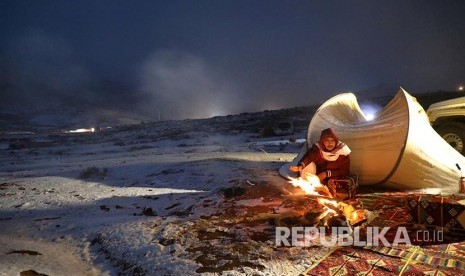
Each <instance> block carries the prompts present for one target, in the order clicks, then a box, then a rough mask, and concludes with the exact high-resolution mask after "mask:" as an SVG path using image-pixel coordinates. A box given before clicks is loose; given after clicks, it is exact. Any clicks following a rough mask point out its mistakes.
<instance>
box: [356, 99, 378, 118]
mask: <svg viewBox="0 0 465 276" xmlns="http://www.w3.org/2000/svg"><path fill="white" fill-rule="evenodd" d="M360 108H361V109H362V111H363V114H364V115H365V119H367V121H372V120H374V119H375V118H376V113H378V111H380V110H381V107H380V106H378V105H375V104H369V103H365V104H361V105H360Z"/></svg>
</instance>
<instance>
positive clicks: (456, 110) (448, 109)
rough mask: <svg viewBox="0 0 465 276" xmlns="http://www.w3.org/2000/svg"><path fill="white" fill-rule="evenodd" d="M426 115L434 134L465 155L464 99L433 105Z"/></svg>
mask: <svg viewBox="0 0 465 276" xmlns="http://www.w3.org/2000/svg"><path fill="white" fill-rule="evenodd" d="M426 113H427V114H428V117H429V121H430V123H431V125H432V126H433V128H434V129H435V130H436V132H437V133H439V135H441V136H442V138H444V140H446V142H447V143H449V144H450V145H451V146H452V147H453V148H455V149H456V150H457V151H458V152H460V153H461V154H462V155H465V97H460V98H456V99H451V100H447V101H442V102H437V103H434V104H432V105H430V107H429V108H428V109H427V110H426Z"/></svg>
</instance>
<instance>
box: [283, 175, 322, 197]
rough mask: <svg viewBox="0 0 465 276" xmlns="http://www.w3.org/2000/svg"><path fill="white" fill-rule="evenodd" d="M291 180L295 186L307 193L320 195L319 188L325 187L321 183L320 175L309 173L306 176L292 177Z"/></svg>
mask: <svg viewBox="0 0 465 276" xmlns="http://www.w3.org/2000/svg"><path fill="white" fill-rule="evenodd" d="M290 182H291V184H292V185H294V187H300V188H301V189H302V191H304V193H305V194H307V195H320V194H319V193H318V190H319V189H321V188H324V186H323V184H321V183H320V179H319V178H318V176H316V175H314V174H307V175H306V178H302V177H299V178H292V177H291V178H290Z"/></svg>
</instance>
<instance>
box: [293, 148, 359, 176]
mask: <svg viewBox="0 0 465 276" xmlns="http://www.w3.org/2000/svg"><path fill="white" fill-rule="evenodd" d="M311 162H314V163H315V165H316V174H319V173H321V172H324V171H328V170H329V171H330V173H328V176H331V177H337V176H347V175H349V174H350V157H349V155H339V157H338V158H337V159H336V160H335V161H327V160H325V159H323V157H322V156H321V154H320V149H319V148H318V147H317V146H316V145H313V146H312V147H311V148H310V149H309V150H308V151H307V153H306V154H305V155H304V157H302V159H301V160H300V162H299V163H303V165H304V167H306V166H307V165H308V164H310V163H311Z"/></svg>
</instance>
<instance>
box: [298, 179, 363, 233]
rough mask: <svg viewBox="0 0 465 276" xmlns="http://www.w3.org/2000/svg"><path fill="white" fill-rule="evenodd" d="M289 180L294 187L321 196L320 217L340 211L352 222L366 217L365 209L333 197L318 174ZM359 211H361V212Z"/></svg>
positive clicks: (308, 193)
mask: <svg viewBox="0 0 465 276" xmlns="http://www.w3.org/2000/svg"><path fill="white" fill-rule="evenodd" d="M289 180H290V183H291V184H292V185H293V186H294V187H300V188H301V189H302V191H303V192H304V193H305V194H307V195H315V196H319V197H318V198H317V201H318V203H319V204H320V205H322V206H323V207H324V211H323V213H321V215H320V216H319V218H320V219H321V218H324V217H326V216H327V215H329V214H332V215H333V216H334V215H338V212H340V213H341V214H342V215H344V216H345V217H346V218H347V220H348V221H349V222H350V223H352V224H355V223H357V222H359V221H360V220H361V219H363V218H364V217H365V216H364V215H363V214H364V213H363V210H355V209H354V206H352V205H349V204H346V203H344V202H342V201H341V202H338V201H336V200H335V199H333V196H332V195H331V193H330V192H329V190H328V188H327V187H326V186H325V185H323V184H321V183H320V179H319V178H318V176H316V175H314V174H309V173H307V174H306V175H305V178H303V177H299V178H290V179H289ZM322 193H323V194H322ZM358 211H361V213H360V214H359V213H358Z"/></svg>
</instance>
